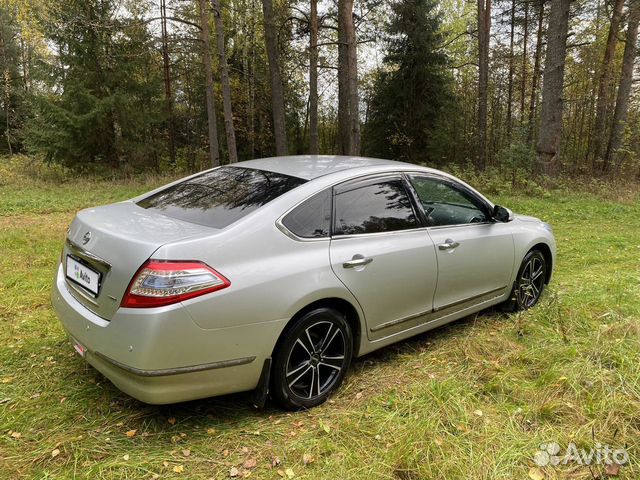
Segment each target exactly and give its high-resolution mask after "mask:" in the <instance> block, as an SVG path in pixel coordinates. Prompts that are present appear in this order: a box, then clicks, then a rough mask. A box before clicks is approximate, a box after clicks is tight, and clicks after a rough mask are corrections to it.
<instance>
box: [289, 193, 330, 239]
mask: <svg viewBox="0 0 640 480" xmlns="http://www.w3.org/2000/svg"><path fill="white" fill-rule="evenodd" d="M282 223H283V225H284V226H285V227H287V228H288V229H289V230H290V231H291V232H293V233H295V234H296V235H297V236H299V237H303V238H319V237H328V236H329V225H330V224H331V189H330V188H329V189H327V190H325V191H323V192H320V193H316V194H315V195H314V196H312V197H311V198H308V199H307V200H305V201H304V202H302V203H301V204H300V205H298V206H297V207H296V208H294V209H293V210H291V211H290V212H289V213H287V215H286V216H285V217H284V218H283V219H282Z"/></svg>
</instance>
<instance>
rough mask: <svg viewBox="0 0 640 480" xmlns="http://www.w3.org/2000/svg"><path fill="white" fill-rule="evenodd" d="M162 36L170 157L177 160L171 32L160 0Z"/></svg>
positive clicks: (165, 3)
mask: <svg viewBox="0 0 640 480" xmlns="http://www.w3.org/2000/svg"><path fill="white" fill-rule="evenodd" d="M160 37H161V39H162V72H163V76H164V102H165V110H166V115H167V133H168V140H169V157H170V158H171V163H175V161H176V123H175V117H174V114H173V93H172V91H171V66H170V63H169V39H168V37H169V33H168V31H167V2H166V0H160Z"/></svg>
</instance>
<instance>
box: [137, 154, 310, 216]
mask: <svg viewBox="0 0 640 480" xmlns="http://www.w3.org/2000/svg"><path fill="white" fill-rule="evenodd" d="M305 181H306V180H303V179H301V178H297V177H291V176H289V175H283V174H281V173H275V172H268V171H265V170H256V169H251V168H241V167H228V166H227V167H220V168H217V169H215V170H211V171H209V172H205V173H202V174H200V175H197V176H195V177H191V178H189V179H187V180H184V181H182V182H180V183H176V184H175V185H172V186H170V187H167V188H165V189H164V190H161V191H159V192H157V193H154V194H153V195H150V196H148V197H146V198H143V199H142V200H140V201H139V202H138V203H137V205H138V206H140V207H142V208H146V209H150V210H155V211H157V212H159V213H162V214H163V215H167V216H169V217H173V218H177V219H180V220H185V221H187V222H191V223H197V224H199V225H205V226H207V227H213V228H224V227H226V226H227V225H230V224H232V223H233V222H235V221H236V220H239V219H241V218H242V217H244V216H245V215H247V214H249V213H251V212H252V211H254V210H256V209H257V208H260V207H262V206H263V205H266V204H267V203H269V202H270V201H271V200H273V199H275V198H277V197H279V196H280V195H282V194H283V193H286V192H288V191H289V190H291V189H293V188H295V187H297V186H299V185H301V184H303V183H305Z"/></svg>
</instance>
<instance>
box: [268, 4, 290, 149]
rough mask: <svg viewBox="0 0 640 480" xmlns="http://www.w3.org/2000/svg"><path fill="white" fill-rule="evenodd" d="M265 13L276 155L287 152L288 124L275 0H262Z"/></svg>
mask: <svg viewBox="0 0 640 480" xmlns="http://www.w3.org/2000/svg"><path fill="white" fill-rule="evenodd" d="M262 13H263V15H264V41H265V45H266V49H267V58H268V59H269V77H270V79H271V109H272V115H273V133H274V136H275V140H276V155H286V154H287V149H288V148H287V125H286V119H285V110H284V87H283V85H282V74H281V73H280V56H279V54H278V32H277V29H276V20H275V16H274V12H273V0H262Z"/></svg>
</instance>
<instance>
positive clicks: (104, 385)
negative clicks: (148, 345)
mask: <svg viewBox="0 0 640 480" xmlns="http://www.w3.org/2000/svg"><path fill="white" fill-rule="evenodd" d="M501 317H504V313H503V312H501V311H500V310H499V309H495V308H490V309H487V310H484V311H482V312H480V313H478V314H473V315H469V316H467V317H464V318H462V319H460V320H457V321H455V322H452V323H450V324H447V325H444V326H442V327H439V328H436V329H434V330H430V331H428V332H425V333H422V334H419V335H416V336H414V337H411V338H409V339H406V340H403V341H400V342H398V343H395V344H393V345H390V346H387V347H384V348H382V349H380V350H377V351H375V352H372V353H370V354H368V355H365V356H364V357H361V358H356V359H354V360H353V362H352V364H351V367H350V373H349V374H348V376H347V378H346V384H347V385H348V386H349V390H356V391H358V390H360V386H359V385H357V383H358V382H359V381H361V380H362V381H364V382H366V377H367V376H368V375H370V374H372V372H374V371H375V370H376V369H379V368H388V367H392V366H393V364H394V363H398V362H403V363H405V364H406V362H407V360H406V356H407V355H412V354H414V353H415V354H416V358H417V353H418V352H425V351H426V352H428V351H430V350H435V347H436V346H437V345H439V344H441V343H442V342H444V341H449V340H451V338H452V337H456V336H458V335H464V334H465V333H467V332H468V330H469V329H470V328H472V327H473V326H474V325H476V324H477V323H478V322H483V321H501V320H503V318H501ZM403 357H405V358H403ZM87 374H88V375H90V376H91V377H92V378H91V380H90V382H91V383H94V384H96V387H98V388H99V389H100V393H99V394H98V395H96V396H97V397H100V398H96V402H100V401H105V400H106V401H108V402H109V411H110V413H117V416H118V417H120V418H127V419H129V421H134V422H138V423H139V424H140V425H144V426H146V427H148V428H151V429H152V430H153V431H154V432H155V433H169V432H173V433H175V432H176V427H175V425H179V426H180V432H185V433H189V432H190V431H191V433H193V432H197V431H204V430H198V429H202V428H205V429H207V428H211V427H214V428H215V429H216V430H218V431H221V432H222V431H224V430H227V429H235V430H237V429H246V430H248V431H249V430H250V431H254V430H256V426H257V425H259V424H260V423H263V422H265V421H267V420H269V421H271V420H272V419H274V418H280V417H286V416H289V415H291V412H287V411H285V410H282V409H280V408H279V407H278V406H277V405H276V404H274V403H273V402H272V401H270V400H269V401H267V405H266V406H265V408H264V409H261V410H259V409H257V408H256V407H255V406H254V392H242V393H235V394H231V395H224V396H220V397H212V398H205V399H200V400H193V401H189V402H182V403H177V404H171V405H149V404H145V403H143V402H140V401H138V400H135V399H133V398H131V397H129V396H128V395H126V394H124V393H122V392H120V391H119V390H118V389H117V388H116V387H115V386H114V385H112V384H111V383H110V382H109V381H108V380H107V379H106V378H105V377H103V376H102V375H101V374H100V373H99V372H97V371H96V370H94V369H93V368H91V367H88V369H87ZM379 388H380V387H379ZM381 388H385V387H384V386H382V387H381ZM390 388H391V387H390ZM344 389H345V386H344V385H343V387H342V389H341V390H344ZM341 390H339V391H338V392H337V393H336V394H335V395H334V396H333V397H332V401H331V402H330V403H331V404H330V405H326V406H325V407H321V408H340V407H339V404H340V403H341V401H343V400H344V401H345V403H346V402H347V401H348V400H349V399H348V398H343V396H342V394H341ZM96 393H98V392H96ZM344 395H345V396H346V395H349V394H344ZM336 404H337V405H336ZM303 413H304V412H303Z"/></svg>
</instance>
